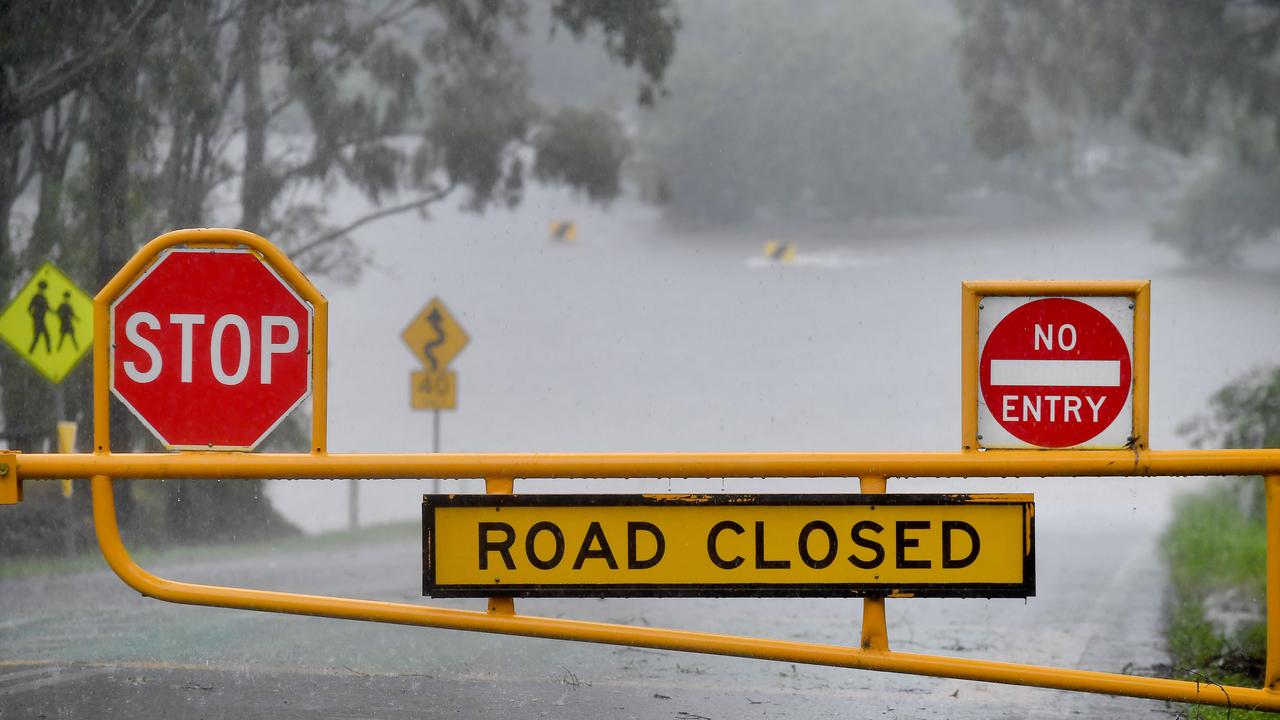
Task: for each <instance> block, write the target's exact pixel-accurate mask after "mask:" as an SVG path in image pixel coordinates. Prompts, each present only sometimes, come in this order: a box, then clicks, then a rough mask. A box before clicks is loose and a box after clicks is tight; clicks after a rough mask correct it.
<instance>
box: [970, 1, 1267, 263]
mask: <svg viewBox="0 0 1280 720" xmlns="http://www.w3.org/2000/svg"><path fill="white" fill-rule="evenodd" d="M956 7H957V9H958V11H959V13H960V16H961V19H962V23H963V26H964V31H963V33H962V35H961V42H960V45H959V47H960V60H961V62H960V72H961V78H962V82H963V85H964V89H965V92H966V94H967V95H968V97H969V105H970V125H971V129H972V133H973V137H974V139H975V143H976V145H977V146H978V148H979V149H980V150H982V151H983V152H984V153H987V154H988V155H990V156H992V157H1004V156H1008V155H1011V154H1016V153H1021V152H1026V151H1027V150H1028V149H1030V148H1033V147H1034V146H1036V145H1039V144H1041V143H1043V142H1044V139H1045V135H1046V132H1045V128H1044V125H1045V122H1044V121H1045V120H1046V119H1049V120H1050V122H1061V121H1062V120H1063V119H1064V118H1065V119H1068V120H1069V121H1076V122H1096V121H1098V120H1104V121H1105V120H1111V121H1118V122H1123V123H1124V124H1126V125H1127V126H1128V127H1130V128H1131V129H1132V130H1133V131H1134V132H1136V133H1137V135H1138V136H1139V137H1141V138H1143V139H1144V140H1146V141H1147V142H1149V143H1151V144H1153V145H1155V146H1158V147H1162V148H1167V149H1169V150H1172V151H1174V152H1176V153H1180V154H1182V155H1189V154H1191V153H1193V152H1196V151H1198V150H1205V151H1207V152H1213V153H1217V154H1221V155H1222V158H1223V159H1222V161H1221V162H1220V163H1219V164H1218V165H1217V166H1216V167H1215V168H1214V169H1213V170H1211V171H1209V172H1208V173H1206V174H1204V175H1202V176H1201V177H1200V178H1199V180H1198V181H1197V182H1196V183H1195V185H1194V186H1192V187H1191V188H1189V189H1188V190H1187V191H1186V193H1185V195H1184V197H1183V198H1182V199H1181V201H1180V202H1179V203H1178V205H1177V207H1176V208H1175V209H1174V211H1173V212H1172V213H1171V216H1170V217H1168V218H1165V219H1164V220H1163V221H1161V222H1160V223H1158V224H1157V225H1156V227H1155V228H1154V230H1155V234H1156V236H1157V238H1158V239H1160V240H1162V241H1165V242H1167V243H1169V244H1171V245H1173V246H1175V247H1177V248H1179V249H1180V250H1182V251H1183V253H1184V254H1185V255H1187V256H1188V257H1190V258H1192V259H1196V260H1203V261H1208V262H1215V263H1219V262H1223V261H1225V260H1228V259H1230V258H1232V257H1233V256H1235V255H1236V254H1237V253H1238V252H1239V250H1240V249H1241V248H1243V247H1245V246H1247V245H1248V244H1251V243H1256V242H1260V241H1263V240H1269V239H1274V238H1275V237H1276V230H1277V229H1280V212H1278V211H1277V210H1276V209H1275V203H1274V202H1271V198H1274V197H1275V193H1276V191H1277V189H1280V152H1277V148H1278V147H1280V94H1277V93H1276V92H1275V91H1274V88H1275V87H1276V83H1277V82H1278V81H1280V63H1277V62H1276V58H1277V52H1278V51H1280V6H1277V5H1275V4H1273V3H1234V2H1230V1H1229V0H1211V1H1208V2H1186V3H1174V4H1172V5H1163V4H1159V3H1150V2H1144V1H1143V0H1117V1H1116V2H1106V3H1079V2H1071V1H1069V0H1051V1H1049V2H1032V3H1028V2H1019V1H1018V0H956Z"/></svg>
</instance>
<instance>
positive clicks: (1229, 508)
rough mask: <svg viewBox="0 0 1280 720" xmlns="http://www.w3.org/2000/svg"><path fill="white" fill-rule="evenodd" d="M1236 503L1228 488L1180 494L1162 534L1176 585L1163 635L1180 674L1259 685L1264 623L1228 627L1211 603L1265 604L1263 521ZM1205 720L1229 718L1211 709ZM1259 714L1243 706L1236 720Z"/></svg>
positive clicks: (1175, 670) (1236, 496)
mask: <svg viewBox="0 0 1280 720" xmlns="http://www.w3.org/2000/svg"><path fill="white" fill-rule="evenodd" d="M1239 498H1240V496H1239V494H1238V493H1237V492H1235V488H1233V487H1232V486H1230V485H1226V486H1222V487H1219V488H1216V489H1214V490H1211V491H1209V492H1206V493H1202V494H1197V495H1191V496H1186V497H1182V498H1180V499H1179V500H1178V503H1177V506H1176V508H1175V513H1174V520H1173V523H1172V524H1171V525H1170V527H1169V529H1168V530H1167V531H1166V533H1165V536H1164V540H1163V544H1162V548H1163V551H1164V556H1165V559H1166V561H1167V562H1168V564H1169V569H1170V588H1171V596H1170V599H1169V612H1168V614H1167V616H1166V627H1165V635H1166V638H1167V640H1168V644H1169V655H1170V659H1171V661H1172V670H1173V674H1174V675H1175V676H1176V677H1180V678H1184V679H1187V680H1194V681H1198V682H1218V683H1224V684H1234V685H1244V686H1255V687H1256V686H1258V685H1260V684H1261V682H1262V674H1263V669H1264V667H1265V664H1266V623H1265V622H1264V621H1262V620H1255V621H1246V622H1243V623H1241V624H1240V625H1239V626H1238V627H1236V628H1233V629H1230V630H1228V629H1226V628H1224V627H1222V626H1220V625H1218V624H1216V623H1215V622H1214V621H1213V619H1212V617H1211V615H1210V613H1209V611H1208V605H1209V602H1211V601H1212V600H1214V599H1219V601H1220V599H1221V598H1223V597H1228V598H1229V597H1235V598H1256V599H1257V602H1258V603H1259V604H1262V603H1263V602H1264V599H1265V588H1266V571H1267V564H1266V559H1267V558H1266V524H1265V520H1264V519H1262V518H1260V517H1256V516H1253V515H1252V514H1250V513H1248V512H1246V511H1242V509H1241V507H1240V501H1239ZM1199 711H1200V709H1199V708H1197V709H1196V712H1199ZM1205 716H1206V717H1226V716H1225V715H1224V714H1219V713H1218V712H1217V711H1216V710H1209V709H1206V714H1205ZM1254 716H1255V714H1253V713H1249V712H1247V711H1245V712H1241V711H1240V710H1238V709H1237V710H1236V711H1235V712H1234V714H1233V715H1232V717H1246V718H1249V717H1254ZM1256 716H1257V717H1263V716H1262V715H1261V714H1257V715H1256Z"/></svg>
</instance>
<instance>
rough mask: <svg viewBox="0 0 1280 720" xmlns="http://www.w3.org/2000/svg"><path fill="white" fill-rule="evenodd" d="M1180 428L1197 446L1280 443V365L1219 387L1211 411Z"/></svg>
mask: <svg viewBox="0 0 1280 720" xmlns="http://www.w3.org/2000/svg"><path fill="white" fill-rule="evenodd" d="M1178 432H1179V433H1181V434H1182V435H1185V436H1187V437H1189V438H1190V439H1191V441H1192V443H1193V444H1194V445H1195V446H1196V447H1204V446H1206V445H1207V446H1217V447H1229V448H1262V447H1280V367H1277V368H1261V369H1258V370H1254V371H1253V372H1250V373H1248V374H1246V375H1244V376H1242V377H1239V378H1236V379H1235V380H1233V381H1231V382H1230V383H1227V384H1226V385H1224V386H1223V387H1221V388H1219V389H1218V391H1217V392H1215V393H1214V394H1213V396H1212V397H1210V398H1209V408H1208V411H1207V412H1206V413H1203V414H1201V415H1198V416H1196V417H1195V418H1193V419H1192V420H1191V421H1189V422H1186V423H1183V424H1182V425H1181V426H1180V427H1179V428H1178Z"/></svg>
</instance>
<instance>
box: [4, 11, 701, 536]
mask: <svg viewBox="0 0 1280 720" xmlns="http://www.w3.org/2000/svg"><path fill="white" fill-rule="evenodd" d="M530 12H531V11H530V9H529V7H528V5H527V4H526V3H524V2H523V1H522V0H376V1H375V2H371V3H362V4H358V5H355V4H348V3H344V2H340V1H338V0H261V1H259V2H240V1H239V0H192V1H190V2H182V3H170V2H166V1H165V0H97V1H96V2H90V3H61V4H58V3H55V4H54V5H53V6H50V5H49V4H48V3H42V2H34V1H33V0H18V1H17V2H13V3H10V4H9V5H7V6H6V7H5V9H4V10H3V11H2V12H0V37H4V38H5V42H4V43H0V71H3V72H0V298H6V299H7V298H8V297H9V296H10V295H11V294H12V291H13V288H14V283H15V282H17V281H19V280H21V278H22V277H23V275H24V274H25V273H28V272H30V271H31V270H32V269H33V268H34V267H36V266H37V265H38V264H39V263H41V262H43V261H45V260H49V259H53V260H56V261H57V262H58V263H59V264H60V265H61V266H62V267H63V269H64V270H66V271H67V272H68V273H69V274H71V275H72V276H73V277H74V278H76V279H77V280H78V281H79V282H80V283H81V284H82V285H84V286H85V287H86V288H88V289H90V290H94V289H96V288H97V287H100V286H101V285H102V284H103V283H104V282H105V281H106V280H107V279H108V278H109V277H111V276H112V275H113V274H114V273H115V272H116V271H117V269H118V268H119V267H120V266H121V265H122V264H123V262H124V260H125V259H127V257H128V255H129V254H131V252H132V251H133V249H134V248H136V247H137V246H138V245H139V244H141V242H142V241H143V240H145V239H148V238H150V237H153V236H154V235H156V234H158V233H159V232H162V231H164V230H167V229H171V228H173V227H181V226H199V225H211V224H231V225H239V226H241V227H245V228H247V229H250V230H254V231H257V232H259V233H262V234H265V235H267V236H268V237H270V238H271V239H272V240H274V241H275V242H276V243H277V244H280V245H282V246H283V247H284V248H285V250H286V251H287V252H289V253H290V254H291V256H292V257H293V258H294V259H295V261H296V262H298V263H299V264H300V265H301V266H303V268H304V269H305V270H307V271H309V272H312V273H335V272H338V271H339V270H340V269H341V268H348V267H358V266H359V263H358V260H359V259H360V257H361V252H360V250H359V248H356V247H355V245H354V243H353V242H352V240H351V236H350V233H351V231H352V230H354V229H356V228H358V227H361V226H363V225H365V224H367V223H369V222H374V221H376V220H378V219H380V218H382V217H386V216H387V215H389V214H393V213H396V212H408V211H421V212H425V211H426V209H427V208H429V207H430V206H431V205H432V204H434V203H436V202H440V201H441V200H443V199H445V198H448V197H453V196H455V195H458V194H463V195H464V196H465V201H466V204H467V206H468V207H469V208H470V209H472V210H474V211H476V212H480V211H483V210H484V209H485V208H487V207H489V206H490V205H492V204H493V203H505V204H514V203H517V202H519V200H520V197H521V189H522V187H523V183H524V176H525V170H524V167H525V165H526V163H528V162H530V161H532V163H533V167H534V176H535V177H536V178H537V179H539V180H543V181H546V182H558V183H563V184H566V185H568V186H570V187H573V188H575V189H578V190H581V191H583V192H585V193H586V194H587V195H588V197H590V198H592V199H595V200H601V201H603V200H607V199H608V198H611V197H613V196H615V195H616V194H617V193H618V191H619V185H618V180H617V173H618V167H619V165H620V163H621V160H620V157H621V155H623V154H625V151H626V143H625V140H624V135H623V133H622V132H621V130H620V126H619V124H618V121H617V119H616V118H614V117H613V116H612V115H609V114H606V113H603V112H600V111H594V110H590V109H575V108H562V107H544V106H542V104H540V103H539V102H538V100H537V99H536V98H534V97H531V95H530V92H529V87H528V82H527V80H526V77H525V73H524V59H523V58H522V57H520V56H519V55H517V54H516V53H515V52H513V50H512V38H514V37H515V36H517V35H518V34H519V33H521V32H523V28H524V27H525V23H526V19H527V17H528V16H529V13H530ZM546 12H547V13H548V16H549V21H548V22H549V23H550V25H551V27H553V28H557V27H558V28H560V29H562V30H564V31H565V32H567V33H568V34H569V35H570V36H571V37H573V38H575V39H577V40H586V39H588V38H589V39H591V40H593V41H596V42H600V43H601V44H602V45H603V46H604V48H605V50H606V52H607V54H608V56H609V57H610V58H611V59H613V60H615V61H617V62H619V63H621V64H623V65H625V66H627V67H633V66H634V67H637V68H638V69H639V71H640V73H639V74H640V80H639V85H638V88H637V91H636V94H637V99H638V101H639V102H640V103H641V104H647V103H651V102H652V101H653V98H654V97H655V96H656V95H659V94H661V91H662V87H663V85H662V82H663V74H664V72H665V69H666V66H667V65H668V63H669V62H670V60H671V57H672V55H673V53H674V50H675V33H676V31H677V29H678V27H679V21H678V19H677V17H676V14H675V11H674V10H673V8H672V7H671V4H670V2H669V0H645V1H638V2H627V3H606V2H599V1H598V0H556V2H553V3H552V4H551V6H550V7H549V8H547V9H546ZM84 38H100V41H95V42H89V43H86V42H85V41H84ZM32 186H34V187H36V188H37V189H38V191H37V192H36V193H35V197H34V198H33V197H32V193H31V192H29V190H28V189H29V188H30V187H32ZM342 186H348V187H354V188H356V189H357V190H359V191H360V193H361V194H362V195H363V196H364V197H366V198H367V199H368V201H369V204H370V206H369V210H368V212H367V213H366V214H365V215H363V216H360V217H344V218H330V217H328V216H327V214H326V210H325V208H326V203H325V198H326V197H327V196H328V195H329V194H330V193H332V192H334V191H335V190H336V189H337V188H339V187H342ZM28 203H31V204H34V206H35V207H36V212H35V213H34V220H32V221H27V220H26V213H25V208H27V207H30V205H28ZM228 204H231V205H233V206H234V207H235V208H236V210H235V211H233V213H231V214H228V213H225V212H223V211H220V210H219V208H221V207H224V206H226V205H228ZM15 208H19V209H20V210H19V212H18V214H17V215H15V214H14V210H15ZM352 260H356V261H357V262H354V263H353V262H351V261H352ZM0 352H7V350H5V351H0ZM86 372H87V371H86V370H85V369H84V368H83V367H82V368H81V369H79V370H77V371H76V373H73V375H72V377H71V378H70V379H69V380H68V381H67V382H68V387H69V389H70V392H68V393H67V408H66V411H67V413H68V414H69V415H76V414H78V415H79V416H80V418H81V419H82V420H83V422H82V427H83V428H84V429H85V430H84V432H86V433H87V432H88V425H89V423H88V417H89V415H88V413H87V408H88V404H89V390H88V383H87V377H86ZM51 395H52V391H51V389H50V388H49V387H48V386H47V385H46V384H45V383H43V381H41V380H40V379H38V378H37V377H36V376H35V375H34V373H32V372H31V371H30V370H29V369H28V368H26V367H25V363H23V362H22V361H21V360H18V359H17V358H13V357H10V358H8V359H6V360H5V361H4V362H0V411H2V414H3V419H4V423H5V425H4V430H3V434H4V435H5V436H6V437H7V439H8V440H9V442H10V443H11V444H12V445H15V446H20V447H29V448H36V449H38V448H39V442H40V441H41V440H42V438H43V437H44V436H45V435H46V434H48V433H50V432H51V431H52V427H53V420H56V419H57V418H55V417H54V416H53V410H52V408H53V407H54V405H55V404H54V403H53V402H50V397H51ZM120 410H121V408H120V407H119V406H118V405H117V406H115V407H113V413H112V431H113V437H112V446H113V447H114V448H115V449H117V450H118V451H127V450H130V449H135V448H139V447H144V446H145V445H146V443H148V442H152V441H151V440H150V439H149V437H148V435H147V433H146V432H145V431H144V430H142V428H141V427H140V426H139V425H138V424H137V423H136V422H134V421H133V420H132V418H131V417H130V416H129V415H128V414H127V413H124V412H120ZM292 431H293V428H285V429H284V430H282V431H281V432H280V433H279V434H278V435H277V436H276V437H274V438H273V439H272V442H274V443H277V444H278V445H279V444H284V445H288V444H289V443H290V442H292V441H294V440H296V438H294V434H293V433H292ZM291 438H293V440H291ZM232 485H233V486H234V488H235V493H237V494H239V495H243V496H244V497H245V498H248V497H250V496H256V495H257V494H258V488H257V487H256V483H251V482H245V483H234V484H232ZM168 487H170V488H174V490H173V492H172V493H171V494H170V497H169V500H168V505H169V507H170V511H171V512H172V515H173V517H175V518H178V519H179V520H180V522H179V524H180V525H182V524H183V523H184V522H185V521H182V520H181V519H182V518H184V517H189V516H190V513H188V512H186V511H185V510H181V511H179V510H174V508H175V507H177V506H178V505H182V506H183V507H184V508H185V507H192V506H194V505H200V504H202V503H203V502H204V500H202V499H200V498H197V497H196V495H194V494H193V493H196V494H198V493H203V492H206V489H207V488H211V487H212V486H211V485H210V484H208V483H202V484H197V483H191V484H184V483H174V484H171V485H170V486H168ZM224 497H225V493H224ZM127 500H128V497H127V495H126V496H125V497H123V498H122V501H123V502H122V505H123V506H127ZM125 521H126V524H127V518H126V519H125ZM215 529H216V526H215ZM191 530H192V529H191V528H190V527H186V528H185V529H184V530H183V531H184V532H190V531H191ZM206 537H207V536H206Z"/></svg>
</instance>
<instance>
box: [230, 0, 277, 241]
mask: <svg viewBox="0 0 1280 720" xmlns="http://www.w3.org/2000/svg"><path fill="white" fill-rule="evenodd" d="M262 23H263V13H262V4H261V3H256V2H250V3H246V4H245V8H244V15H243V16H242V17H241V23H240V38H239V43H238V47H239V49H240V76H241V83H242V85H241V92H242V93H243V95H244V128H245V132H244V134H245V137H244V176H243V181H242V182H241V185H240V208H241V216H240V227H241V228H242V229H245V230H249V231H251V232H258V233H260V232H262V231H263V226H262V224H263V221H264V220H265V219H266V217H267V212H268V211H269V210H270V209H271V207H270V206H271V199H272V197H273V196H274V193H273V192H271V189H270V186H271V172H270V170H269V169H268V168H267V165H266V153H267V103H266V98H265V97H263V94H262Z"/></svg>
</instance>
